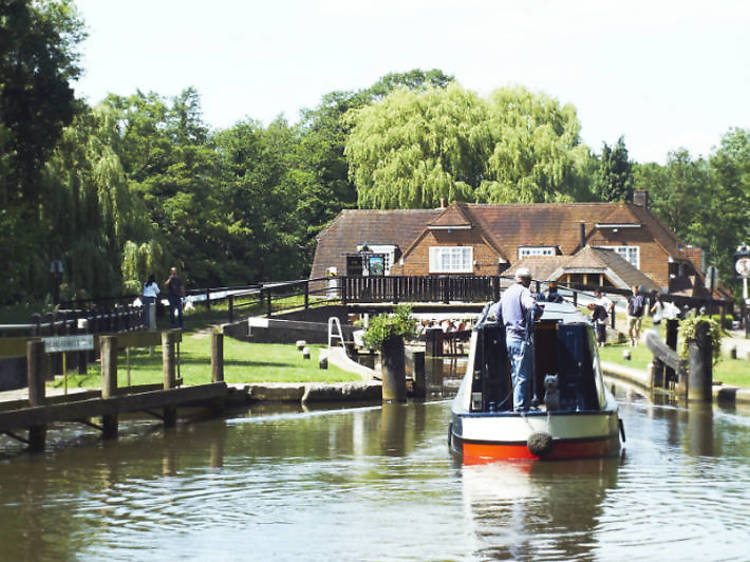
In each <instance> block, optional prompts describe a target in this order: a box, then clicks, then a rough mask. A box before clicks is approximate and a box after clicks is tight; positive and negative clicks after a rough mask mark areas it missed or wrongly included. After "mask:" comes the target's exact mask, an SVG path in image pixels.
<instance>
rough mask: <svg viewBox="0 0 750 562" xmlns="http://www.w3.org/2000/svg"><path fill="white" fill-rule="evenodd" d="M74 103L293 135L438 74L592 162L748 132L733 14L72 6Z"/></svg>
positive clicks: (477, 0) (556, 5)
mask: <svg viewBox="0 0 750 562" xmlns="http://www.w3.org/2000/svg"><path fill="white" fill-rule="evenodd" d="M76 4H77V5H78V7H79V10H80V12H81V15H82V16H83V18H84V20H85V21H86V24H87V26H88V28H89V38H88V39H87V40H86V42H85V43H84V44H83V46H82V52H83V61H82V62H83V66H84V69H85V75H84V77H83V78H82V79H81V80H80V81H79V83H78V84H77V86H76V93H77V95H79V96H82V97H84V98H86V99H87V100H88V101H89V103H92V104H93V103H97V102H99V101H100V100H101V99H103V98H104V96H105V95H106V94H107V93H109V92H112V93H116V94H121V95H129V94H132V93H135V91H136V89H140V90H142V91H144V92H148V91H154V92H156V93H158V94H160V95H162V96H167V97H171V96H174V95H176V94H178V93H179V92H180V91H181V90H183V89H184V88H186V87H188V86H193V87H195V88H196V89H197V90H198V92H199V93H200V95H201V100H202V106H203V115H204V119H205V120H206V122H207V123H208V124H210V125H211V126H213V127H217V128H226V127H230V126H232V125H233V124H234V123H236V122H237V121H239V120H241V119H245V118H251V119H256V120H258V121H261V122H262V123H263V124H266V125H267V124H268V123H269V122H270V121H271V120H273V119H274V118H275V117H277V116H278V115H280V114H283V115H284V116H285V117H286V118H287V120H288V121H289V122H291V123H294V122H296V121H297V120H298V119H299V111H300V109H302V108H312V107H315V106H316V105H318V103H319V102H320V99H321V97H322V96H323V95H324V94H326V93H328V92H331V91H334V90H358V89H362V88H366V87H368V86H371V85H372V84H373V83H374V82H375V81H376V80H377V79H378V78H380V77H381V76H383V75H384V74H387V73H389V72H405V71H408V70H411V69H414V68H421V69H423V70H429V69H432V68H439V69H440V70H442V71H444V72H445V73H447V74H452V75H454V76H455V78H456V80H457V81H458V82H459V83H460V84H461V85H462V86H463V87H465V88H468V89H470V90H474V91H475V92H477V93H478V94H480V95H482V96H484V95H487V94H488V93H489V92H491V91H492V90H494V89H496V88H500V87H503V86H509V85H521V86H525V87H527V88H529V89H531V90H533V91H537V92H540V91H541V92H544V93H546V94H548V95H550V96H552V97H554V98H556V99H557V100H559V101H560V102H561V103H571V104H573V105H574V106H575V107H576V108H577V110H578V118H579V120H580V122H581V124H582V137H583V140H584V142H585V143H586V144H588V145H589V146H590V147H591V148H592V149H593V150H594V151H596V152H600V151H601V147H602V142H606V143H607V144H609V145H612V144H614V143H615V142H616V141H617V139H618V137H619V136H620V135H624V136H625V143H626V146H627V148H628V150H629V151H630V156H631V158H632V159H634V160H637V161H639V162H648V161H656V162H662V163H663V162H664V161H665V159H666V156H667V153H668V152H669V151H670V150H675V149H677V148H680V147H684V148H687V149H688V150H690V152H691V153H692V155H693V156H694V157H696V156H698V155H704V156H707V155H708V154H709V153H710V152H711V151H712V148H713V147H715V146H717V145H718V144H719V143H720V140H721V136H722V135H723V134H724V133H725V132H727V130H728V129H729V128H730V127H742V128H750V2H747V1H746V0H711V1H708V0H705V1H702V2H695V1H692V0H681V1H679V0H663V1H662V0H630V1H628V2H624V1H617V2H615V1H607V0H577V1H572V0H571V1H553V0H515V1H511V0H458V1H449V0H377V1H373V0H307V1H304V0H272V1H268V0H265V1H259V0H242V1H240V0H210V1H209V0H127V1H124V0H76Z"/></svg>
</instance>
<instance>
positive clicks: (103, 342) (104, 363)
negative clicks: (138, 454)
mask: <svg viewBox="0 0 750 562" xmlns="http://www.w3.org/2000/svg"><path fill="white" fill-rule="evenodd" d="M99 356H100V358H101V368H102V398H114V397H115V396H116V395H117V336H101V337H100V338H99ZM102 437H103V438H104V439H112V438H114V437H117V414H105V415H103V416H102Z"/></svg>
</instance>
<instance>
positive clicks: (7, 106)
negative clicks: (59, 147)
mask: <svg viewBox="0 0 750 562" xmlns="http://www.w3.org/2000/svg"><path fill="white" fill-rule="evenodd" d="M84 37H85V33H84V31H83V23H82V21H81V20H80V19H79V18H78V14H77V12H76V9H75V6H74V5H73V3H72V1H71V0H57V1H55V0H40V1H37V2H29V1H27V0H2V1H1V2H0V123H1V125H2V130H0V137H2V138H1V139H0V144H1V145H2V146H3V152H4V154H5V158H6V162H5V164H4V168H5V169H4V178H3V180H2V181H0V190H1V191H0V203H2V204H3V205H6V204H12V203H22V204H25V205H27V209H33V208H35V207H36V205H37V204H38V202H39V191H38V189H39V181H38V180H39V174H40V171H41V170H42V168H43V166H44V162H45V161H46V159H47V158H48V157H49V155H50V154H51V153H52V150H53V149H54V147H55V144H56V142H57V140H58V139H59V138H60V135H61V133H62V129H63V127H64V126H66V125H68V124H69V123H71V121H72V120H73V116H74V115H75V113H76V111H77V110H78V109H79V108H80V105H79V104H78V103H77V102H76V100H75V97H74V95H73V89H72V88H71V87H70V81H71V80H75V79H76V78H78V76H79V75H80V72H81V69H80V67H79V66H78V60H79V53H78V51H77V47H78V44H79V43H80V42H81V41H82V40H83V38H84ZM8 160H10V161H9V162H8Z"/></svg>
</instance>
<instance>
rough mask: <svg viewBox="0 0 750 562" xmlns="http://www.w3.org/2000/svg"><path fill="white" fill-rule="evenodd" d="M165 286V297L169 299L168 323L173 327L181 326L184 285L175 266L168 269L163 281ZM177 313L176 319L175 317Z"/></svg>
mask: <svg viewBox="0 0 750 562" xmlns="http://www.w3.org/2000/svg"><path fill="white" fill-rule="evenodd" d="M164 286H165V287H166V288H167V298H168V299H169V324H170V325H171V326H172V327H173V328H174V327H175V326H178V325H179V327H180V328H182V299H183V298H184V297H185V286H184V285H183V284H182V279H180V276H179V275H177V268H176V267H173V268H172V269H170V270H169V278H168V279H167V280H166V281H165V282H164ZM175 313H177V319H175Z"/></svg>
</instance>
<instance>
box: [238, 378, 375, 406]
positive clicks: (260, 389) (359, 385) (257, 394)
mask: <svg viewBox="0 0 750 562" xmlns="http://www.w3.org/2000/svg"><path fill="white" fill-rule="evenodd" d="M239 387H242V388H245V389H247V397H248V399H249V401H250V402H255V401H264V402H299V403H302V404H304V403H306V402H344V401H351V402H355V401H361V402H369V401H380V400H381V399H382V385H381V383H380V382H378V381H369V382H367V381H363V382H341V383H249V384H242V385H235V386H234V388H239Z"/></svg>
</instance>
